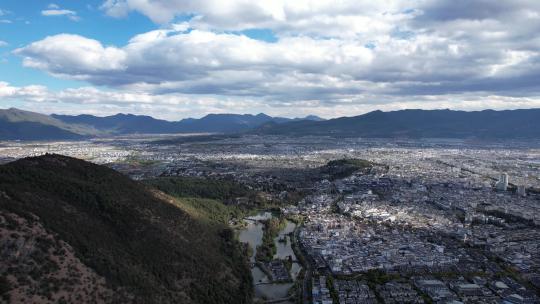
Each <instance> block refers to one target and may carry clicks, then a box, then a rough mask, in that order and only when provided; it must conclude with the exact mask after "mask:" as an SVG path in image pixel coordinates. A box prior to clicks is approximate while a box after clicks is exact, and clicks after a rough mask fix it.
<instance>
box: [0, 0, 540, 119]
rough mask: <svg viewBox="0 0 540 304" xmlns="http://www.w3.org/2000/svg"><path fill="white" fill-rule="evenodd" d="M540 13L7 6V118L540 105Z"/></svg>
mask: <svg viewBox="0 0 540 304" xmlns="http://www.w3.org/2000/svg"><path fill="white" fill-rule="evenodd" d="M539 31H540V3H539V2H538V1H532V0H530V1H529V0H520V1H510V0H503V1H496V2H495V1H484V0H467V1H465V0H455V1H435V0H414V1H412V0H384V1H377V2H373V1H367V0H354V1H353V0H344V1H341V2H339V3H336V2H334V1H330V0H318V1H315V0H296V1H287V0H261V1H255V2H252V1H245V0H226V1H218V0H199V1H190V0H92V1H75V0H70V1H43V0H39V1H38V0H25V1H21V0H3V1H2V2H0V108H6V107H11V106H16V107H21V108H24V109H29V110H35V111H40V112H44V113H68V114H78V113H92V114H96V115H110V114H114V113H117V112H129V113H135V114H148V115H153V116H157V117H161V118H166V119H180V118H183V117H199V116H202V115H205V114H207V113H210V112H212V113H225V112H227V113H259V112H265V113H268V114H271V115H280V116H289V117H294V116H301V115H307V114H316V115H320V116H323V117H336V116H343V115H349V116H350V115H355V114H361V113H365V112H368V111H371V110H376V109H382V110H396V109H403V108H426V109H433V108H453V109H465V110H480V109H486V108H494V109H511V108H533V107H539V106H540V101H539V100H540V98H539V96H540V87H539V85H538V83H540V73H539V72H538V71H540V55H539V53H540V51H539V50H540V38H539V35H538V32H539Z"/></svg>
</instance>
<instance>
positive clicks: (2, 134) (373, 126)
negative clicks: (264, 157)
mask: <svg viewBox="0 0 540 304" xmlns="http://www.w3.org/2000/svg"><path fill="white" fill-rule="evenodd" d="M159 133H219V134H239V133H249V134H260V135H265V134H266V135H290V136H305V135H318V136H334V137H370V138H479V139H511V138H517V139H540V109H528V110H505V111H494V110H484V111H476V112H466V111H452V110H401V111H393V112H382V111H374V112H370V113H367V114H364V115H359V116H354V117H340V118H335V119H329V120H323V119H321V118H319V117H317V116H307V117H304V118H296V119H289V118H283V117H271V116H268V115H266V114H262V113H261V114H258V115H250V114H244V115H241V114H209V115H206V116H205V117H203V118H200V119H193V118H188V119H183V120H180V121H166V120H160V119H155V118H152V117H150V116H141V115H132V114H117V115H113V116H107V117H97V116H92V115H78V116H68V115H55V114H53V115H50V116H48V115H43V114H38V113H33V112H28V111H23V110H19V109H14V108H11V109H7V110H0V140H15V139H20V140H61V139H66V140H76V139H82V138H88V137H101V136H107V135H126V134H159Z"/></svg>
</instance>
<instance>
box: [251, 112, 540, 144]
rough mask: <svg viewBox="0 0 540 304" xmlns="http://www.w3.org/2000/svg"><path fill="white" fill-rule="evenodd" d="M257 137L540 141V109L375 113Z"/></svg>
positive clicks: (293, 125)
mask: <svg viewBox="0 0 540 304" xmlns="http://www.w3.org/2000/svg"><path fill="white" fill-rule="evenodd" d="M254 133H258V134H273V135H277V134H281V135H296V136H302V135H321V136H335V137H371V138H376V137H378V138H479V139H540V109H528V110H505V111H493V110H485V111H476V112H466V111H452V110H401V111H393V112H382V111H374V112H370V113H367V114H364V115H360V116H354V117H341V118H335V119H330V120H326V121H298V122H289V123H284V124H273V123H269V124H266V125H263V126H261V127H260V128H258V129H257V130H255V131H254Z"/></svg>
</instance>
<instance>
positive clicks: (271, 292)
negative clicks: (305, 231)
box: [238, 212, 301, 303]
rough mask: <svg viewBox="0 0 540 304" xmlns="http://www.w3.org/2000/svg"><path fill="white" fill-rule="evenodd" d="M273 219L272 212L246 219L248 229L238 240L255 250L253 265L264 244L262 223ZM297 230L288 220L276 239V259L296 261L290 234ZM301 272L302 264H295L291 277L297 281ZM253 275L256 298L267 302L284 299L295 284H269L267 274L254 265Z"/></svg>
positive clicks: (252, 268) (241, 233)
mask: <svg viewBox="0 0 540 304" xmlns="http://www.w3.org/2000/svg"><path fill="white" fill-rule="evenodd" d="M272 217H274V215H273V214H272V213H271V212H261V213H259V214H257V215H255V216H251V217H248V218H245V219H244V221H245V222H246V228H245V229H242V230H240V234H239V236H238V238H239V240H240V241H241V242H243V243H247V244H249V246H250V247H251V248H252V249H253V255H252V256H251V257H250V261H251V262H252V263H254V262H255V251H256V248H257V246H258V245H260V244H261V243H262V237H263V224H262V223H261V221H263V220H267V219H270V218H272ZM295 229H296V224H295V223H293V222H291V221H288V220H287V225H286V226H285V228H284V229H283V230H282V231H280V233H279V235H278V236H277V237H276V238H275V239H274V242H275V244H276V248H277V251H276V254H275V255H274V258H280V259H285V258H288V257H289V256H291V257H292V259H293V261H296V256H295V254H294V251H293V250H292V248H291V239H290V237H289V234H290V233H292V232H294V230H295ZM280 240H282V241H280ZM283 240H285V241H283ZM300 270H301V266H300V264H298V263H297V262H293V265H292V268H291V276H292V278H293V280H295V279H296V277H297V276H298V274H299V273H300ZM251 274H252V276H253V284H254V285H255V286H254V287H255V297H257V298H263V299H266V300H272V299H282V298H285V297H287V295H288V291H289V289H290V288H291V287H292V286H293V283H269V281H270V280H269V278H268V277H267V276H266V274H265V273H264V272H263V271H262V270H260V269H259V267H257V266H254V264H253V265H252V267H251ZM282 303H292V302H282Z"/></svg>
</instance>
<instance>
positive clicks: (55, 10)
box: [41, 3, 80, 21]
mask: <svg viewBox="0 0 540 304" xmlns="http://www.w3.org/2000/svg"><path fill="white" fill-rule="evenodd" d="M41 15H42V16H47V17H54V16H65V17H68V18H69V19H70V20H73V21H79V20H80V17H79V16H78V15H77V12H75V11H72V10H68V9H62V8H60V7H59V6H58V5H56V4H54V3H51V4H49V5H48V6H47V9H46V10H42V11H41Z"/></svg>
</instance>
